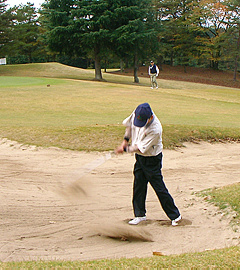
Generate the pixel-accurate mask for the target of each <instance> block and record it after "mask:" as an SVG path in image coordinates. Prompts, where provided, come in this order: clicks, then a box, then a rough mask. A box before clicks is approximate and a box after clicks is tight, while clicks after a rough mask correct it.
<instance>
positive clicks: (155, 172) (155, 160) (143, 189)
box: [132, 153, 180, 220]
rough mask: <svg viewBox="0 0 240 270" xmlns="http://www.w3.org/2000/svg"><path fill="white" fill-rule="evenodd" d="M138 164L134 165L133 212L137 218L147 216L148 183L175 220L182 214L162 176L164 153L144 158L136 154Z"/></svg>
mask: <svg viewBox="0 0 240 270" xmlns="http://www.w3.org/2000/svg"><path fill="white" fill-rule="evenodd" d="M135 157H136V163H135V165H134V171H133V173H134V184H133V200H132V203H133V210H134V215H135V217H144V216H145V215H146V207H145V202H146V196H147V186H148V182H149V183H150V184H151V186H152V187H153V189H154V191H155V193H156V195H157V197H158V199H159V201H160V204H161V206H162V208H163V210H164V212H165V213H166V215H167V216H168V217H169V219H171V220H174V219H176V218H178V217H179V215H180V213H179V210H178V208H177V207H176V205H175V203H174V200H173V198H172V196H171V195H170V194H169V192H168V190H167V188H166V186H165V184H164V182H163V176H162V172H161V169H162V153H160V154H159V155H157V156H153V157H144V156H141V155H138V154H135Z"/></svg>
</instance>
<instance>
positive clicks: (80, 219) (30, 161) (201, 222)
mask: <svg viewBox="0 0 240 270" xmlns="http://www.w3.org/2000/svg"><path fill="white" fill-rule="evenodd" d="M106 154H107V153H83V152H76V151H68V150H61V149H57V148H48V149H44V148H39V147H34V146H24V145H20V144H18V143H16V142H11V141H9V140H6V139H2V140H0V188H1V195H0V196H1V204H0V218H1V219H0V260H1V261H20V260H21V261H22V260H39V259H41V260H90V259H101V258H119V257H127V258H130V257H145V256H152V254H153V252H155V253H157V252H159V254H163V255H168V254H180V253H183V252H194V251H204V250H209V249H215V248H222V247H227V246H231V245H237V244H239V243H240V238H239V237H240V233H239V231H234V230H233V229H232V228H231V226H230V225H229V221H230V217H229V216H225V215H224V213H222V212H221V211H220V210H219V209H218V208H216V207H214V206H213V205H210V204H208V203H207V202H206V201H204V199H203V198H200V197H197V196H195V194H194V192H197V191H200V190H203V189H206V188H211V187H219V186H224V185H228V184H231V183H236V182H239V181H240V180H239V179H240V178H239V175H240V174H239V170H240V169H239V168H240V166H239V164H240V144H237V143H228V144H209V143H200V144H186V147H184V148H181V149H178V150H177V151H175V150H164V152H163V155H164V157H163V175H164V180H165V183H166V185H167V187H168V189H169V191H170V193H171V194H172V196H173V198H174V200H175V203H176V205H177V206H178V208H179V209H180V211H181V214H182V216H183V221H182V222H181V224H180V226H177V227H172V226H171V222H170V221H169V220H168V218H167V217H166V215H165V214H164V212H163V210H162V209H161V207H160V205H159V202H158V200H157V197H156V195H155V194H154V191H153V190H152V188H151V187H150V186H149V189H148V195H147V221H146V222H142V223H141V224H139V225H138V226H137V227H132V226H130V225H128V224H127V222H128V220H130V219H131V218H132V217H133V212H132V205H131V200H132V198H131V196H132V181H133V176H132V169H133V164H134V155H131V154H124V155H120V156H111V158H105V160H104V162H102V161H103V157H104V155H105V157H106ZM94 161H96V162H95V163H94ZM100 161H101V162H102V163H101V162H100ZM98 162H99V165H98V166H95V165H96V164H98ZM91 164H92V168H93V167H94V166H95V168H93V169H91V170H90V169H89V168H90V167H89V165H91ZM87 170H88V171H87Z"/></svg>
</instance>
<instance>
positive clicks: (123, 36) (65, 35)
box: [43, 0, 153, 81]
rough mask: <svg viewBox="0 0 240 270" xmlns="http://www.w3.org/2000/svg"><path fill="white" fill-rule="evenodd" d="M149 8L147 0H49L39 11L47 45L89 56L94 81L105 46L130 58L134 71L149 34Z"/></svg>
mask: <svg viewBox="0 0 240 270" xmlns="http://www.w3.org/2000/svg"><path fill="white" fill-rule="evenodd" d="M150 7H151V0H138V1H137V0H84V1H79V0H50V1H49V2H47V3H46V4H45V5H44V10H43V14H44V16H45V18H46V22H47V26H48V30H49V31H48V35H47V36H48V37H47V39H48V44H49V47H50V48H51V49H52V50H55V51H58V52H60V53H65V54H71V53H74V54H77V55H79V54H81V53H83V51H84V52H86V53H87V54H88V56H92V57H93V58H94V61H95V79H96V80H102V73H101V58H102V57H103V56H104V55H105V51H106V50H107V49H108V50H111V51H112V52H114V53H116V54H117V55H118V56H119V57H121V58H123V57H134V59H135V70H137V63H138V59H139V55H141V53H142V52H143V50H144V49H145V52H146V50H147V49H148V48H147V47H146V45H145V44H146V43H147V42H148V41H149V40H150V38H151V37H153V30H152V29H151V28H150V27H149V22H150V18H151V13H150V12H149V8H150ZM126 52H127V53H126ZM134 74H135V81H137V80H138V78H137V75H136V74H137V72H136V71H135V73H134Z"/></svg>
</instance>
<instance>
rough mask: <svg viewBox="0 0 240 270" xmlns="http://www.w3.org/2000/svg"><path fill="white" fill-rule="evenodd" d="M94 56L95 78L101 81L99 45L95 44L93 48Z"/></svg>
mask: <svg viewBox="0 0 240 270" xmlns="http://www.w3.org/2000/svg"><path fill="white" fill-rule="evenodd" d="M94 54H95V55H94V57H95V80H96V81H102V71H101V60H100V55H99V54H100V50H99V47H98V46H96V47H95V50H94Z"/></svg>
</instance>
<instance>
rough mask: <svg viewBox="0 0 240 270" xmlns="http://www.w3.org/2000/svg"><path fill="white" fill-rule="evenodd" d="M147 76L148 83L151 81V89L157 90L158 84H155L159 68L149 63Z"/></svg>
mask: <svg viewBox="0 0 240 270" xmlns="http://www.w3.org/2000/svg"><path fill="white" fill-rule="evenodd" d="M148 74H149V76H150V81H151V89H153V88H154V86H155V87H156V89H158V84H157V76H158V74H159V68H158V66H157V65H156V64H155V63H154V61H151V62H150V66H149V68H148Z"/></svg>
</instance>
